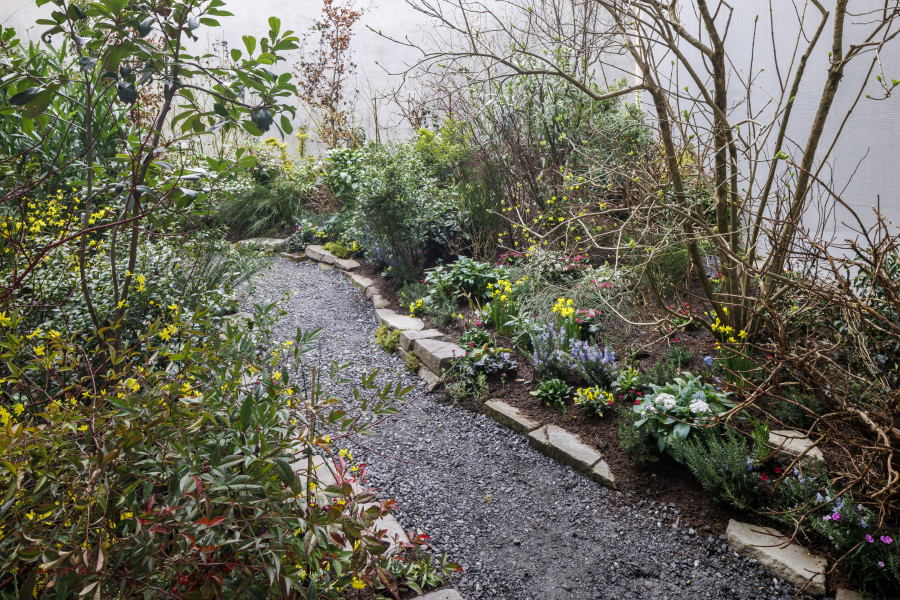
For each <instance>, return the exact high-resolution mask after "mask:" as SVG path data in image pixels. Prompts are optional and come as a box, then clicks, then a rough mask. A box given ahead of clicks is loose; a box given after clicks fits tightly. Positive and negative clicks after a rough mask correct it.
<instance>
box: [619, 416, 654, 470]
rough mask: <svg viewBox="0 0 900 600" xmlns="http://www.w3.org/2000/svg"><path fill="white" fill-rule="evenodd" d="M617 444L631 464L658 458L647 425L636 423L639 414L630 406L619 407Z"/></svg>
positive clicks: (639, 463)
mask: <svg viewBox="0 0 900 600" xmlns="http://www.w3.org/2000/svg"><path fill="white" fill-rule="evenodd" d="M619 416H620V417H621V419H620V420H619V446H620V447H621V448H622V450H623V451H624V452H625V454H627V455H628V461H629V463H631V464H633V465H640V466H643V465H649V464H651V463H655V462H657V461H658V460H659V451H658V449H657V445H656V440H655V439H654V438H653V433H652V431H651V430H650V428H649V427H642V426H640V425H638V424H637V422H638V421H639V420H640V419H641V416H640V415H639V414H637V413H635V412H634V411H633V410H631V407H630V406H622V407H620V408H619Z"/></svg>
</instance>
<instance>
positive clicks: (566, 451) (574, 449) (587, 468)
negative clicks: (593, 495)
mask: <svg viewBox="0 0 900 600" xmlns="http://www.w3.org/2000/svg"><path fill="white" fill-rule="evenodd" d="M528 443H529V444H531V445H532V446H534V447H535V448H537V449H538V450H540V451H541V452H543V453H544V454H546V455H548V456H552V457H553V458H555V459H556V460H558V461H559V462H561V463H563V464H566V465H569V466H570V467H574V468H575V469H577V470H579V471H581V472H583V473H588V474H590V473H591V470H592V468H593V467H594V465H596V464H597V463H598V462H599V461H600V459H601V458H603V456H602V455H601V454H600V453H599V452H597V450H595V449H594V448H591V447H590V446H588V445H587V444H584V443H583V442H582V441H581V439H580V438H579V437H578V436H577V435H575V434H574V433H569V432H568V431H566V430H565V429H563V428H562V427H557V426H556V425H544V426H543V427H541V428H540V429H536V430H534V431H532V432H531V433H529V434H528Z"/></svg>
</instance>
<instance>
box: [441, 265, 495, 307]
mask: <svg viewBox="0 0 900 600" xmlns="http://www.w3.org/2000/svg"><path fill="white" fill-rule="evenodd" d="M505 276H506V271H505V269H503V268H501V267H495V266H493V265H491V264H490V263H481V262H477V261H474V260H472V259H470V258H466V257H465V256H460V257H459V258H458V259H457V260H456V262H454V263H453V264H452V265H450V266H449V267H445V266H441V267H435V268H434V269H431V270H430V271H429V272H428V274H427V275H426V277H425V281H426V282H427V283H429V284H430V285H433V286H435V287H436V288H439V289H441V290H442V291H444V292H445V293H446V294H447V295H448V296H450V297H457V296H467V297H468V298H470V299H474V300H477V301H478V302H479V303H481V302H482V301H484V300H487V299H489V298H490V297H491V287H492V286H494V285H497V283H498V282H499V281H500V279H502V278H504V277H505Z"/></svg>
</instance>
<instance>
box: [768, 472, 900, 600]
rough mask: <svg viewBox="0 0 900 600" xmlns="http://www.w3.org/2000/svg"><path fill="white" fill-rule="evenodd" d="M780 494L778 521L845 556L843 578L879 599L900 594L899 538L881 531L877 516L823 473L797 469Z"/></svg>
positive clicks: (786, 480) (783, 483)
mask: <svg viewBox="0 0 900 600" xmlns="http://www.w3.org/2000/svg"><path fill="white" fill-rule="evenodd" d="M778 491H779V494H778V496H779V502H780V509H781V510H782V511H783V512H781V513H779V515H778V516H779V518H780V519H781V520H782V521H785V522H787V523H789V524H790V525H791V526H792V527H794V526H800V527H802V528H803V529H804V530H806V531H814V532H816V533H818V534H819V535H821V536H822V537H824V538H827V539H828V541H829V542H831V543H832V544H834V546H835V549H836V550H837V551H838V552H839V553H841V554H844V557H843V562H842V567H843V571H844V573H846V574H847V576H848V577H850V579H851V580H852V581H854V582H855V583H856V584H857V585H858V586H859V587H860V591H862V592H863V593H865V594H871V595H873V596H874V597H876V598H895V597H897V595H898V594H900V544H898V541H897V539H895V538H896V534H895V535H892V534H891V533H890V532H889V531H888V530H886V529H881V530H879V520H878V516H877V515H876V514H875V513H874V511H872V510H871V509H870V508H869V507H868V506H864V505H863V504H859V503H858V500H855V499H854V498H853V497H852V496H851V495H850V494H849V493H844V494H839V493H837V492H836V491H835V490H834V489H833V488H832V487H831V485H830V484H829V481H828V477H827V475H826V474H825V473H824V471H823V470H822V469H821V468H820V469H817V470H816V471H815V472H812V473H810V472H809V471H808V470H807V472H801V471H800V470H796V469H795V471H794V472H793V473H791V474H786V475H785V477H784V481H783V482H782V483H781V485H780V486H779V488H778ZM867 500H869V499H868V498H866V499H863V501H864V502H865V501H867Z"/></svg>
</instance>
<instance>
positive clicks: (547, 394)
mask: <svg viewBox="0 0 900 600" xmlns="http://www.w3.org/2000/svg"><path fill="white" fill-rule="evenodd" d="M531 395H532V396H537V398H538V399H539V400H540V401H541V403H542V404H545V405H546V406H551V407H553V408H555V409H556V410H558V411H560V412H566V401H567V400H568V399H569V398H571V397H572V387H571V386H569V385H568V384H567V383H566V382H565V381H563V380H562V379H545V380H544V381H542V382H541V383H540V384H538V388H537V389H536V390H534V391H533V392H531Z"/></svg>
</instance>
